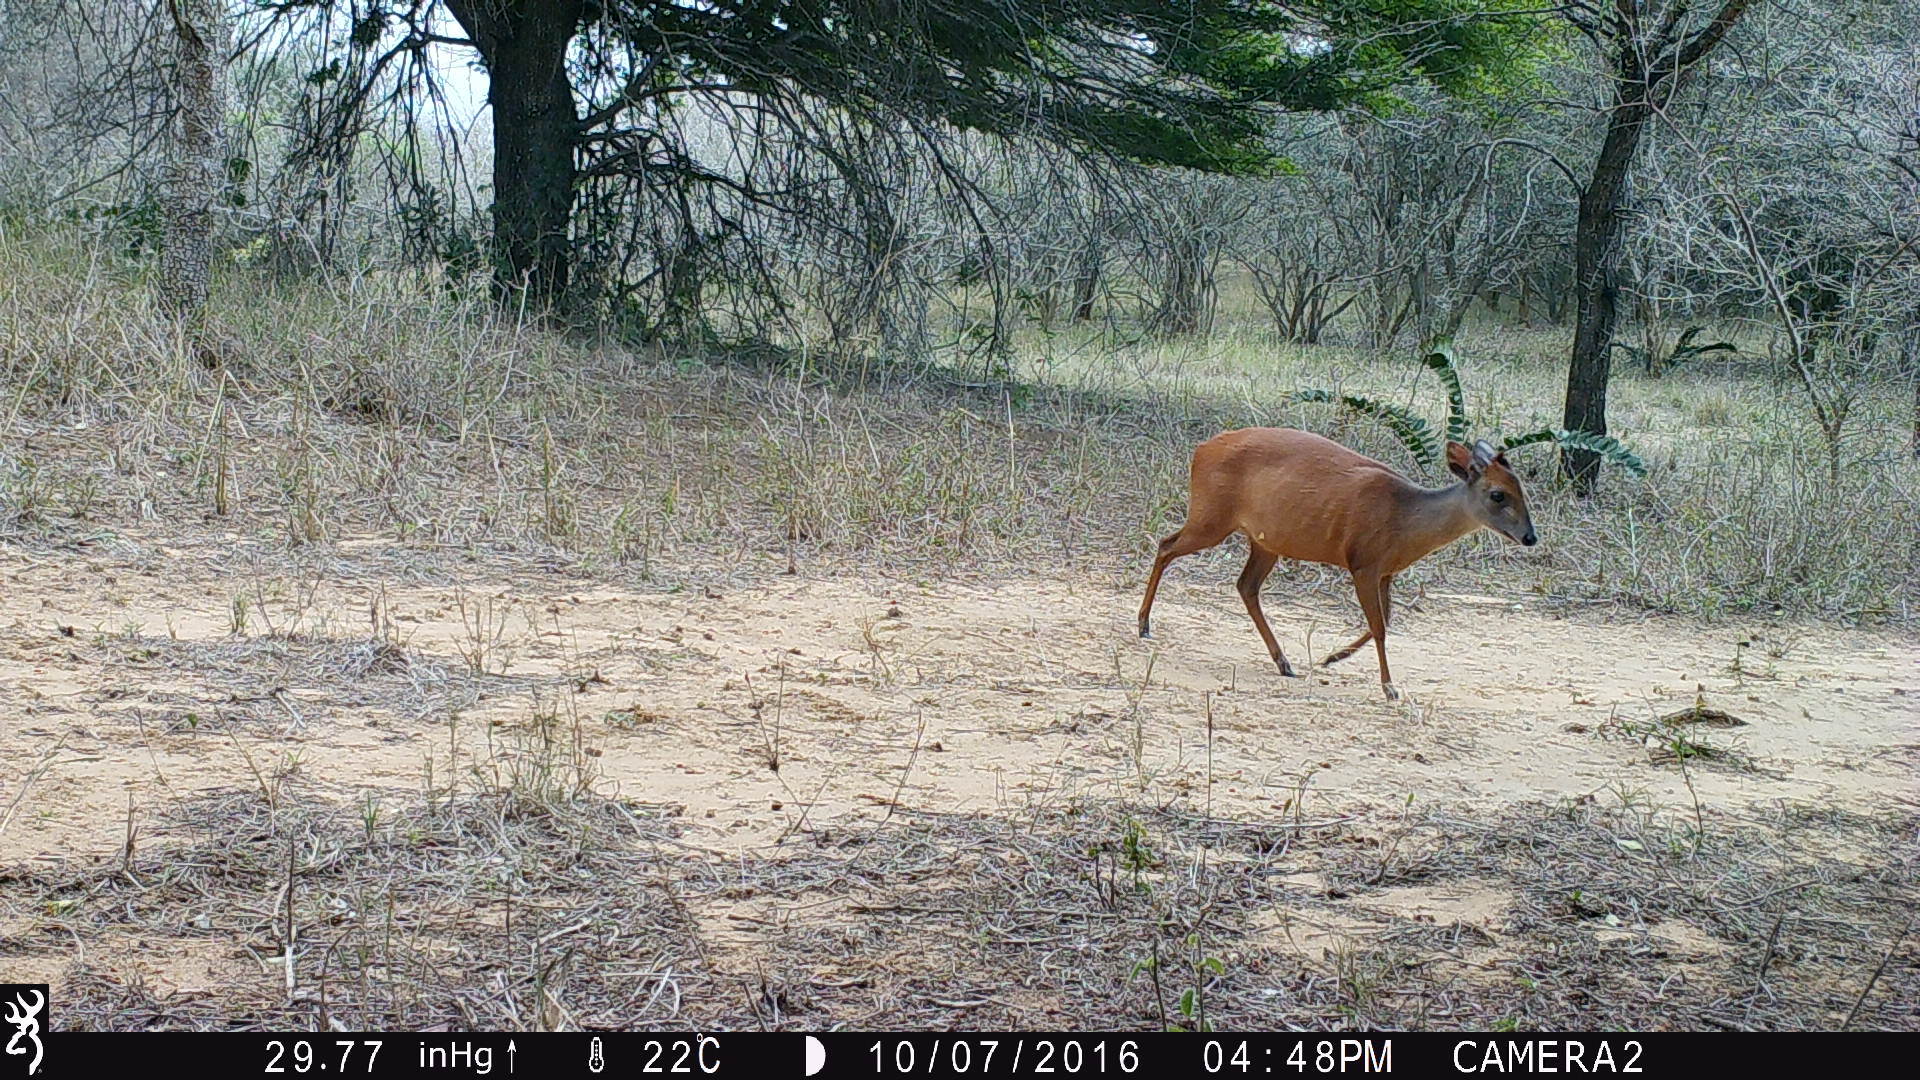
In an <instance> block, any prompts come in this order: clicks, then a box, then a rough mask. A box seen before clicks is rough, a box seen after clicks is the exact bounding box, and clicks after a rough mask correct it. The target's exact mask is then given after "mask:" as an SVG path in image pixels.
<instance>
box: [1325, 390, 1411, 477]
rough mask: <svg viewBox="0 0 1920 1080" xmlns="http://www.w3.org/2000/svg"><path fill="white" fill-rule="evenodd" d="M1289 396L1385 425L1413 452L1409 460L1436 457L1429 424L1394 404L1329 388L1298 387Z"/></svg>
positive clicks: (1409, 451) (1401, 443) (1408, 451)
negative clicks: (1345, 411)
mask: <svg viewBox="0 0 1920 1080" xmlns="http://www.w3.org/2000/svg"><path fill="white" fill-rule="evenodd" d="M1293 399H1294V400H1295V401H1306V402H1317V403H1320V404H1329V405H1339V406H1340V407H1341V408H1344V409H1348V410H1351V411H1353V412H1356V413H1359V414H1361V415H1362V416H1371V417H1373V418H1374V419H1376V420H1379V421H1380V422H1381V423H1383V424H1385V425H1387V430H1389V431H1391V432H1393V434H1394V436H1395V437H1396V438H1398V439H1399V440H1400V445H1402V446H1404V447H1406V448H1407V453H1409V454H1411V455H1413V460H1415V461H1417V462H1419V463H1420V464H1422V465H1426V466H1432V465H1433V464H1434V463H1435V462H1437V461H1439V460H1440V456H1439V453H1440V452H1439V446H1438V444H1437V443H1436V441H1435V440H1434V437H1433V426H1432V425H1430V424H1428V423H1427V422H1426V420H1424V419H1422V418H1421V417H1418V416H1415V415H1414V414H1413V413H1411V412H1408V411H1407V410H1406V409H1403V408H1401V407H1400V406H1398V405H1393V404H1389V403H1388V402H1384V401H1377V400H1375V399H1373V398H1366V397H1360V396H1358V395H1356V394H1336V393H1334V392H1333V391H1331V390H1300V391H1296V392H1295V393H1294V395H1293Z"/></svg>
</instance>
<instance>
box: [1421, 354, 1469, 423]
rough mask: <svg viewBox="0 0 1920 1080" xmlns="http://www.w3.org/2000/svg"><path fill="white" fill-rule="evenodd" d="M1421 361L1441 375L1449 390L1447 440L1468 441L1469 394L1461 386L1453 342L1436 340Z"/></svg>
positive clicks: (1442, 381)
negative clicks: (1455, 364) (1454, 361)
mask: <svg viewBox="0 0 1920 1080" xmlns="http://www.w3.org/2000/svg"><path fill="white" fill-rule="evenodd" d="M1420 362H1421V363H1423V364H1425V365H1427V370H1428V371H1431V372H1433V373H1434V374H1435V375H1436V376H1438V377H1439V379H1440V383H1441V385H1442V386H1444V387H1446V390H1447V441H1448V442H1466V441H1467V394H1466V391H1465V390H1463V389H1461V387H1460V372H1459V371H1458V370H1457V369H1456V368H1455V367H1454V363H1453V343H1452V342H1450V341H1439V342H1435V343H1434V344H1433V345H1432V346H1431V347H1430V348H1429V350H1428V352H1427V354H1426V355H1425V356H1422V357H1421V358H1420Z"/></svg>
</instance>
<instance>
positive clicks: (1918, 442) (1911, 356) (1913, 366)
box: [1900, 307, 1920, 458]
mask: <svg viewBox="0 0 1920 1080" xmlns="http://www.w3.org/2000/svg"><path fill="white" fill-rule="evenodd" d="M1912 319H1913V321H1912V323H1911V324H1910V325H1909V326H1908V327H1907V330H1906V333H1905V334H1903V335H1901V339H1900V352H1901V355H1902V358H1903V359H1904V360H1905V361H1906V369H1907V378H1908V379H1910V380H1912V381H1913V456H1914V457H1916V458H1920V307H1917V308H1915V309H1914V310H1913V316H1912Z"/></svg>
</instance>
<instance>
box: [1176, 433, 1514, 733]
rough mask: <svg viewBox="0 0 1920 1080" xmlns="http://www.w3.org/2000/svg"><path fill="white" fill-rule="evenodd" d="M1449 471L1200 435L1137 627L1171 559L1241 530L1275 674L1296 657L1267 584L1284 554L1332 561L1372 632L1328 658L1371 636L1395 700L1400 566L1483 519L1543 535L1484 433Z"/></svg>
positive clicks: (1295, 442)
mask: <svg viewBox="0 0 1920 1080" xmlns="http://www.w3.org/2000/svg"><path fill="white" fill-rule="evenodd" d="M1447 468H1448V469H1450V470H1452V472H1453V475H1455V476H1457V477H1459V478H1460V480H1459V483H1456V484H1451V485H1449V486H1447V487H1443V488H1431V489H1429V488H1423V487H1421V486H1420V485H1418V484H1416V483H1414V482H1413V481H1411V480H1408V479H1407V478H1406V477H1404V476H1401V475H1400V474H1399V473H1397V472H1395V471H1393V470H1392V469H1390V468H1388V467H1387V466H1386V465H1383V464H1381V463H1380V462H1378V461H1375V460H1373V459H1372V458H1370V457H1366V456H1364V455H1361V454H1356V453H1354V452H1353V451H1352V450H1349V449H1347V448H1346V447H1344V446H1341V445H1340V444H1339V443H1337V442H1334V441H1332V440H1331V439H1324V438H1321V437H1320V436H1318V435H1315V434H1313V433H1312V432H1309V431H1294V430H1292V429H1290V428H1245V429H1242V430H1240V431H1229V432H1227V433H1226V434H1224V435H1218V436H1215V437H1214V438H1212V439H1209V440H1207V441H1206V442H1203V443H1201V444H1200V445H1199V447H1197V448H1196V449H1195V450H1194V452H1193V467H1192V471H1191V472H1190V474H1189V476H1188V488H1187V490H1188V494H1187V523H1186V524H1185V525H1183V526H1181V527H1180V531H1179V532H1177V533H1174V534H1173V535H1172V536H1169V537H1167V538H1166V539H1165V540H1162V541H1160V554H1159V555H1158V556H1157V557H1156V558H1155V559H1154V560H1153V573H1152V574H1151V575H1150V576H1149V577H1148V578H1147V595H1146V598H1145V599H1143V600H1141V601H1140V636H1141V637H1146V636H1147V613H1148V612H1149V611H1151V610H1152V609H1153V594H1154V592H1155V591H1156V590H1157V589H1159V587H1160V575H1161V573H1163V572H1164V571H1165V570H1166V568H1167V564H1168V563H1170V562H1172V561H1173V560H1175V559H1177V558H1179V557H1180V556H1182V555H1191V554H1193V553H1194V552H1196V551H1205V550H1206V549H1208V548H1210V547H1213V546H1214V545H1215V544H1218V543H1219V542H1220V541H1222V540H1225V539H1226V538H1227V537H1229V536H1231V535H1233V534H1234V533H1236V532H1240V533H1245V534H1247V548H1248V550H1247V568H1246V569H1245V570H1242V571H1241V572H1240V584H1239V589H1240V599H1242V600H1244V601H1246V604H1247V614H1249V615H1251V616H1253V625H1254V628H1255V629H1257V630H1259V631H1260V637H1261V639H1262V640H1264V641H1265V642H1266V643H1267V652H1269V653H1271V654H1272V655H1273V661H1274V663H1276V664H1278V665H1280V674H1282V675H1288V676H1291V675H1293V674H1294V671H1293V665H1291V664H1289V663H1287V658H1286V655H1285V654H1284V653H1282V652H1281V651H1280V643H1279V642H1277V641H1275V640H1274V639H1273V628H1272V627H1270V626H1268V625H1267V617H1266V616H1265V615H1264V614H1262V613H1261V611H1260V585H1261V583H1262V582H1264V581H1266V580H1267V575H1268V574H1269V573H1271V572H1272V571H1273V564H1274V563H1276V562H1278V561H1279V560H1280V559H1281V558H1282V557H1285V558H1289V559H1301V560H1304V561H1307V562H1318V563H1326V564H1327V565H1329V566H1337V567H1339V568H1341V569H1342V570H1346V571H1347V572H1349V573H1351V574H1352V575H1353V588H1354V591H1355V592H1357V593H1359V594H1360V610H1362V611H1363V612H1365V613H1366V617H1367V632H1366V633H1364V634H1361V635H1360V637H1359V638H1358V639H1357V640H1355V641H1354V643H1353V644H1351V645H1348V646H1347V647H1346V648H1344V649H1340V650H1338V651H1337V652H1335V653H1333V654H1332V655H1331V656H1328V657H1327V658H1326V660H1325V661H1324V663H1326V664H1332V663H1335V662H1336V661H1340V660H1345V659H1346V658H1347V657H1349V656H1352V655H1353V653H1354V651H1355V650H1356V649H1358V648H1360V646H1362V645H1365V644H1366V643H1367V642H1368V641H1369V640H1371V641H1372V642H1373V645H1374V648H1375V650H1376V651H1378V653H1379V654H1380V685H1381V688H1382V689H1384V690H1385V691H1386V694H1387V697H1388V698H1390V699H1397V698H1399V696H1400V692H1399V691H1398V690H1396V689H1394V686H1393V675H1392V673H1391V672H1389V671H1388V669H1387V620H1388V619H1389V618H1391V617H1392V615H1393V575H1395V574H1397V573H1399V572H1400V571H1402V570H1405V569H1406V568H1407V567H1409V566H1412V565H1413V564H1414V563H1416V562H1419V561H1420V560H1421V559H1423V558H1426V556H1427V555H1428V554H1429V553H1431V552H1433V551H1436V550H1438V549H1440V548H1443V547H1445V546H1446V545H1448V544H1451V543H1453V542H1454V541H1455V540H1458V539H1460V538H1461V537H1463V536H1465V535H1467V534H1468V533H1470V532H1472V531H1474V530H1475V529H1478V528H1481V527H1483V526H1484V527H1485V528H1489V529H1492V530H1493V531H1494V532H1497V533H1499V534H1500V535H1502V536H1505V537H1506V538H1507V539H1509V540H1514V541H1518V542H1519V543H1522V544H1528V545H1531V544H1533V543H1535V542H1536V541H1537V540H1538V539H1539V538H1538V537H1537V536H1535V535H1534V532H1533V519H1532V518H1531V517H1529V516H1528V514H1527V497H1526V495H1525V494H1523V493H1522V492H1521V490H1520V478H1519V477H1517V476H1515V475H1514V474H1513V470H1512V469H1510V468H1508V467H1507V459H1506V456H1505V455H1504V454H1501V453H1500V452H1498V451H1496V450H1494V448H1493V447H1491V446H1488V445H1487V444H1486V443H1484V442H1477V443H1474V444H1473V447H1472V449H1468V448H1467V447H1465V446H1463V445H1461V444H1460V443H1454V442H1450V443H1448V444H1447Z"/></svg>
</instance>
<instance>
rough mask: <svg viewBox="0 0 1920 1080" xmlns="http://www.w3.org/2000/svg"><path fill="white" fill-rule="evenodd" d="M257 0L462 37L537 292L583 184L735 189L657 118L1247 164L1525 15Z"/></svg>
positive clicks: (1507, 56) (569, 258) (1208, 6)
mask: <svg viewBox="0 0 1920 1080" xmlns="http://www.w3.org/2000/svg"><path fill="white" fill-rule="evenodd" d="M263 6H265V7H268V8H271V9H276V10H280V11H283V12H289V13H301V12H310V11H312V10H313V9H314V8H315V7H316V6H319V7H328V8H333V9H344V10H345V11H346V12H347V13H348V14H350V16H351V25H352V40H353V41H354V42H355V44H356V46H357V47H359V48H361V49H363V50H366V51H369V52H372V51H376V50H385V51H386V52H387V54H388V55H393V54H395V53H398V52H401V51H405V50H414V51H416V52H418V51H419V50H424V49H427V48H432V47H445V46H452V47H457V48H466V49H471V50H473V51H474V52H475V53H477V57H478V60H479V66H480V67H481V68H482V69H483V70H484V73H485V76H486V78H487V85H488V93H487V100H488V102H489V104H490V106H491V111H492V122H493V133H494V134H493V138H494V157H493V192H492V195H493V228H494V236H493V250H494V257H495V267H496V273H497V277H498V280H499V281H500V282H501V284H502V285H503V286H506V287H508V288H510V289H512V290H515V291H517V292H520V291H523V292H521V295H523V296H525V297H526V298H527V299H528V300H530V301H532V302H534V303H537V304H541V305H545V304H549V303H552V302H555V301H559V300H561V299H563V298H564V297H565V296H566V295H567V293H568V284H569V276H570V274H571V273H572V271H573V269H574V267H575V265H576V263H575V258H576V252H577V249H578V237H577V236H575V235H574V230H573V228H572V226H573V225H574V223H575V219H576V216H577V214H578V213H579V199H578V195H579V191H580V187H581V185H582V183H583V182H585V181H587V180H590V179H592V180H598V179H603V178H605V177H608V176H610V175H630V176H631V177H633V179H634V181H635V182H636V183H642V184H644V183H658V182H659V178H660V177H661V176H663V175H670V174H678V175H679V176H681V177H691V178H692V179H694V180H696V181H698V182H700V183H706V184H727V183H729V182H737V178H735V177H729V176H727V175H724V174H720V175H716V170H713V169H712V168H710V167H708V166H706V165H704V164H703V163H701V162H698V161H695V160H690V157H689V155H687V154H686V153H685V152H684V150H683V148H681V147H679V146H677V145H676V144H675V142H674V140H672V139H671V138H667V137H663V130H664V129H665V127H666V126H667V124H666V121H665V119H664V118H665V117H667V116H668V115H669V114H672V115H674V116H676V117H684V116H686V115H688V114H689V113H690V112H704V114H706V115H713V116H734V117H741V118H745V117H751V119H750V120H744V121H743V122H742V123H740V124H738V125H736V126H737V128H738V129H739V130H748V129H754V128H758V129H760V130H765V125H767V124H769V123H772V124H773V125H775V126H776V127H777V126H779V125H781V124H785V125H787V126H788V127H790V128H793V129H795V130H798V129H801V128H807V127H809V126H811V127H813V128H818V127H819V126H821V124H822V123H823V122H822V121H821V119H820V118H821V117H822V116H823V115H831V116H833V117H835V118H837V120H836V122H842V121H851V122H857V123H862V124H869V125H873V126H875V127H877V128H880V129H883V130H886V131H888V132H890V133H892V134H893V135H894V136H895V137H902V138H910V139H921V140H926V141H927V145H929V146H931V145H932V142H931V140H932V139H933V138H934V137H935V135H936V134H938V133H940V132H951V131H953V130H956V129H957V130H971V131H979V132H986V133H990V134H992V135H997V136H1019V137H1032V138H1037V139H1041V140H1047V141H1050V142H1053V143H1055V144H1058V145H1062V146H1066V147H1068V148H1070V149H1072V150H1073V151H1075V152H1077V153H1081V154H1086V155H1092V156H1100V157H1106V158H1110V159H1117V160H1125V161H1131V162H1142V163H1148V164H1163V165H1174V166H1185V167H1191V168H1198V169H1206V170H1210V171H1223V172H1235V171H1251V170H1257V169H1259V168H1262V167H1264V166H1267V165H1269V164H1271V163H1272V158H1271V156H1270V154H1269V152H1268V150H1267V148H1266V147H1265V145H1264V144H1263V136H1264V132H1265V129H1266V124H1267V120H1268V117H1269V115H1270V114H1271V113H1272V112H1273V111H1275V110H1301V109H1333V108H1338V107H1341V106H1344V105H1348V104H1351V103H1354V102H1361V101H1366V100H1368V99H1369V98H1372V97H1376V96H1378V95H1381V94H1383V93H1385V92H1387V91H1388V90H1390V89H1391V88H1392V87H1394V86H1395V85H1398V84H1401V83H1404V82H1406V81H1408V80H1411V79H1416V78H1421V79H1430V80H1432V81H1435V82H1437V83H1440V84H1442V85H1443V86H1447V87H1451V88H1455V89H1459V88H1466V87H1471V86H1476V85H1484V84H1486V83H1487V82H1488V81H1489V80H1491V79H1494V78H1497V77H1498V76H1499V75H1500V74H1501V72H1503V71H1504V70H1506V69H1508V68H1510V67H1512V66H1514V65H1515V63H1516V60H1515V58H1516V57H1517V56H1519V55H1521V54H1522V53H1523V52H1524V47H1523V42H1524V40H1525V39H1524V34H1523V33H1522V32H1521V28H1522V27H1523V26H1524V25H1525V22H1526V16H1524V15H1518V14H1513V12H1515V11H1518V10H1520V9H1522V8H1523V7H1524V5H1520V4H1516V3H1514V2H1513V0H1386V2H1373V0H1298V2H1273V0H1183V2H1181V3H1167V2H1166V0H624V2H622V0H437V2H436V0H396V2H380V0H333V3H332V4H327V3H325V2H324V0H323V2H322V3H320V4H318V5H316V3H315V2H314V0H275V2H267V3H264V4H263ZM442 12H444V13H445V14H448V15H451V16H452V20H453V21H454V22H455V23H457V27H458V30H459V31H460V32H459V33H455V32H454V30H455V27H454V26H452V25H449V24H448V21H447V20H446V19H444V18H440V17H439V15H440V13H442ZM395 27H399V28H400V29H401V31H402V37H401V40H400V43H399V44H398V45H397V46H396V45H393V44H392V42H393V41H394V30H395ZM380 66H381V65H379V64H362V65H360V66H359V70H362V71H367V72H373V73H377V72H378V71H379V69H380ZM769 117H771V118H772V120H771V121H769V119H768V118H769ZM748 197H751V193H748Z"/></svg>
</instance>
